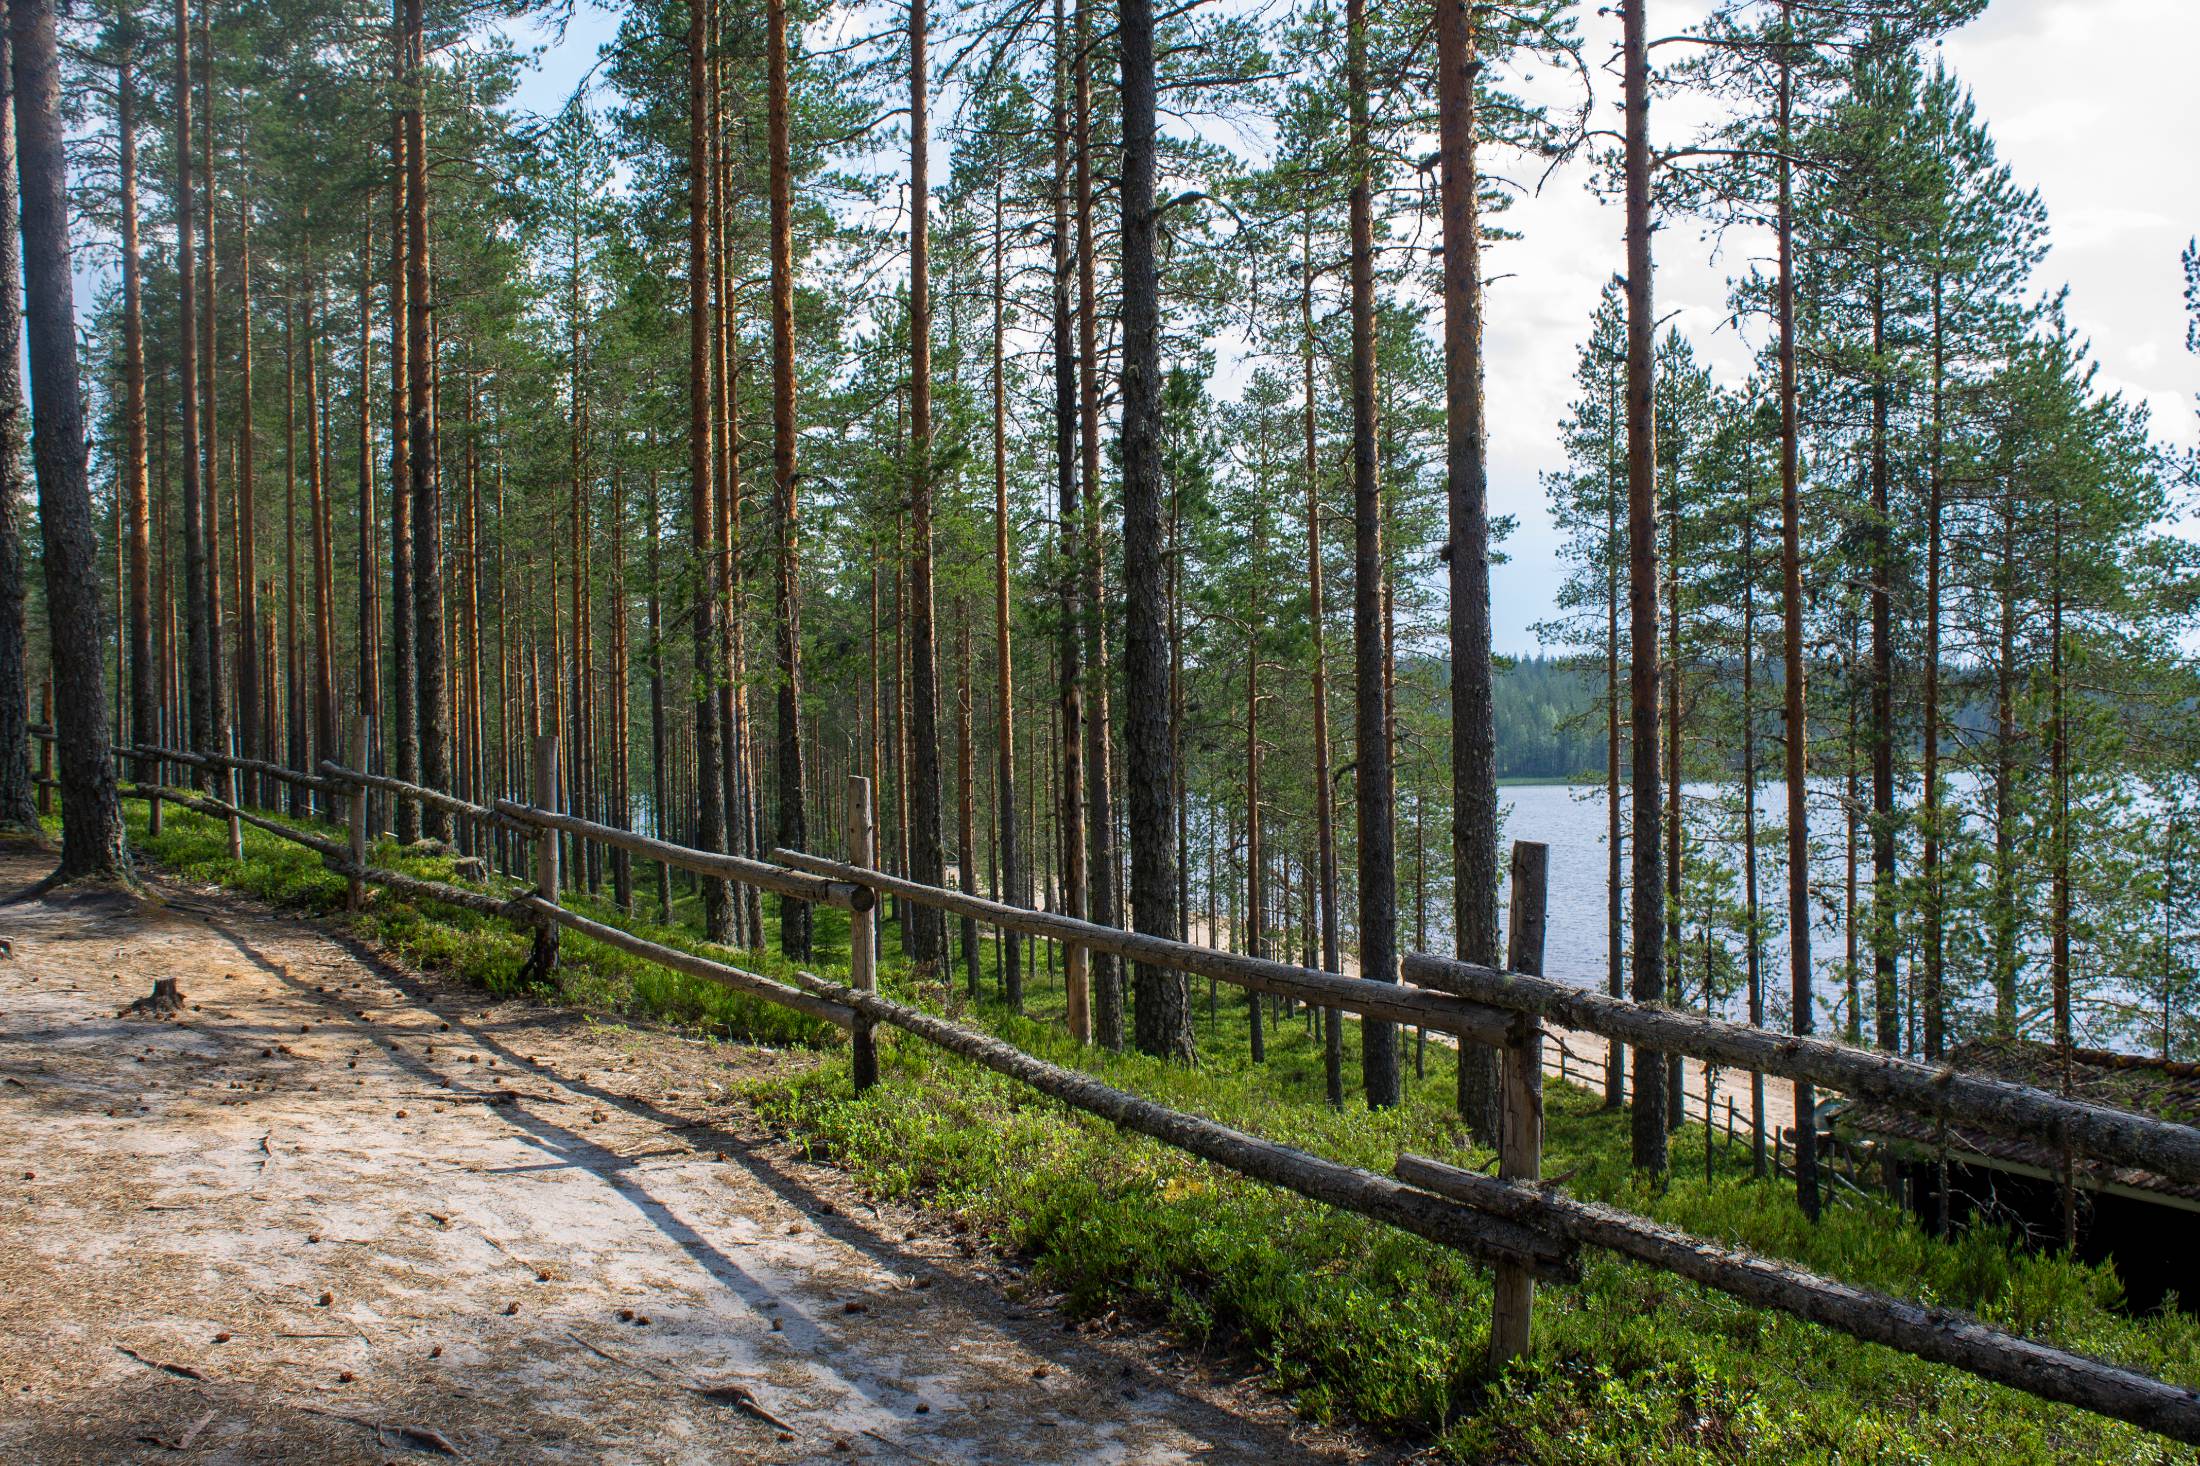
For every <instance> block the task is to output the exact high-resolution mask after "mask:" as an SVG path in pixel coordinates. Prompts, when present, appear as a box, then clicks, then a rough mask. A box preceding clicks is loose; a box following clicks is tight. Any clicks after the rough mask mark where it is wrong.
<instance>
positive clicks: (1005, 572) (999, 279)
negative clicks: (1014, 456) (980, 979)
mask: <svg viewBox="0 0 2200 1466" xmlns="http://www.w3.org/2000/svg"><path fill="white" fill-rule="evenodd" d="M1003 172H1005V168H996V170H995V172H994V175H993V684H994V685H993V704H994V705H993V715H994V745H995V746H994V756H995V761H996V763H997V765H998V770H997V773H996V775H995V778H996V781H997V782H996V783H995V785H994V798H993V817H994V820H995V822H996V823H997V824H998V826H999V831H1000V833H999V840H1000V877H999V879H998V880H997V881H996V882H995V891H994V894H995V895H996V896H998V897H999V898H1000V899H1002V900H1004V901H1007V902H1008V903H1009V904H1010V905H1012V906H1013V905H1018V904H1020V900H1021V893H1022V891H1023V868H1024V867H1023V856H1024V852H1023V849H1022V846H1021V844H1020V843H1019V839H1018V834H1017V829H1016V675H1015V642H1014V637H1013V636H1012V635H1011V626H1010V620H1009V609H1008V588H1009V536H1008V363H1007V321H1006V314H1007V295H1008V292H1007V280H1006V276H1005V272H1004V270H1003V267H1002V248H1001V243H1002V241H1001V236H1002V233H1003V226H1004V220H1003V218H1002V214H1001V193H1002V183H1003V179H1002V174H1003ZM1023 959H1024V942H1023V938H1022V936H1021V935H1019V934H1016V933H1012V932H1003V933H1002V934H1001V957H1000V964H1001V973H1000V976H1001V983H1002V989H1003V993H1004V995H1005V996H1006V997H1007V999H1008V1005H1009V1006H1010V1007H1011V1008H1013V1009H1015V1010H1016V1011H1017V1012H1022V1011H1023V1006H1024V968H1023Z"/></svg>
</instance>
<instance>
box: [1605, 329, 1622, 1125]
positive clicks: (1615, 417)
mask: <svg viewBox="0 0 2200 1466" xmlns="http://www.w3.org/2000/svg"><path fill="white" fill-rule="evenodd" d="M1619 416H1620V414H1619V383H1618V381H1617V380H1616V379H1615V374H1614V373H1613V372H1612V370H1611V368H1610V366H1609V365H1607V367H1606V369H1605V390H1604V436H1605V483H1604V555H1605V561H1606V563H1605V568H1604V860H1605V872H1604V881H1605V885H1604V896H1605V918H1604V919H1605V987H1606V990H1607V991H1608V992H1610V993H1611V995H1612V996H1613V997H1615V998H1620V997H1625V996H1626V995H1627V986H1626V984H1627V963H1626V959H1627V876H1626V866H1625V864H1624V862H1625V860H1626V842H1625V839H1624V838H1623V837H1624V823H1623V822H1624V815H1623V814H1622V811H1621V808H1620V806H1621V801H1622V795H1621V789H1622V787H1623V786H1622V784H1621V782H1620V736H1619V734H1620V703H1619V578H1620V562H1621V559H1622V556H1621V553H1620V547H1621V543H1622V542H1621V540H1620V534H1619V504H1620V473H1619V465H1618V464H1617V463H1616V462H1614V459H1615V458H1616V457H1617V455H1616V453H1614V451H1613V449H1614V448H1615V447H1616V443H1617V437H1618V427H1619ZM1626 1096H1627V1046H1626V1045H1625V1044H1623V1043H1621V1042H1620V1041H1619V1040H1617V1039H1614V1040H1612V1041H1611V1044H1610V1045H1609V1046H1608V1047H1607V1049H1606V1050H1605V1058H1604V1108H1606V1109H1608V1110H1616V1109H1619V1108H1620V1107H1621V1106H1622V1105H1624V1104H1625V1103H1626Z"/></svg>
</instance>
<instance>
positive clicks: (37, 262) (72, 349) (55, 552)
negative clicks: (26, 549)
mask: <svg viewBox="0 0 2200 1466" xmlns="http://www.w3.org/2000/svg"><path fill="white" fill-rule="evenodd" d="M8 43H9V50H10V55H9V57H8V62H9V64H8V67H7V71H8V75H9V77H10V79H11V80H12V82H13V84H14V92H15V95H14V106H13V109H12V113H11V115H10V119H9V120H12V121H13V123H14V135H10V134H9V132H8V131H7V130H6V129H5V127H4V126H0V176H5V177H13V176H14V175H15V174H16V173H17V169H18V166H20V170H21V200H20V221H21V225H22V255H21V264H20V271H19V273H20V277H21V278H20V281H18V279H17V278H16V277H17V273H18V271H17V270H14V269H11V268H10V267H11V265H13V264H14V256H15V251H14V250H13V249H12V248H5V247H0V340H6V341H10V342H12V341H14V340H15V339H16V332H17V330H18V327H17V325H16V323H15V322H14V321H13V320H11V319H9V317H11V316H13V315H14V313H15V301H16V299H17V289H18V286H19V284H20V288H21V290H22V299H23V300H24V302H25V310H24V317H25V320H26V322H27V324H28V327H29V332H28V335H29V351H28V357H29V361H30V376H31V422H32V430H33V439H32V451H33V454H34V458H35V462H36V467H37V478H38V521H39V534H40V539H41V541H42V545H43V551H44V553H43V555H42V556H41V558H42V559H43V561H44V564H45V573H46V613H47V616H48V618H49V620H50V623H51V625H52V627H53V628H54V629H55V631H56V632H58V633H59V634H57V635H55V636H53V637H52V639H51V640H52V659H53V674H54V677H53V680H54V686H55V689H56V691H57V693H58V694H59V695H58V697H57V699H56V701H55V705H54V721H55V725H56V726H55V729H54V732H55V736H56V740H57V742H58V743H59V745H60V748H59V752H60V756H61V868H60V870H59V871H58V872H56V878H57V879H59V880H73V879H80V878H84V877H101V878H109V879H127V878H128V876H129V869H130V855H129V849H128V847H127V846H126V844H125V843H124V834H123V828H122V808H121V805H120V804H119V802H118V801H117V799H116V796H115V770H114V764H113V762H112V761H111V760H110V759H109V758H108V748H109V743H108V724H107V685H106V682H105V680H104V678H103V676H102V672H101V666H100V662H101V645H100V644H101V641H102V638H101V637H100V635H99V634H98V633H99V623H100V596H101V590H100V567H99V548H98V546H97V544H96V543H95V542H94V534H93V529H92V495H91V486H90V483H89V482H88V473H89V465H88V463H87V461H86V446H85V437H84V406H83V398H82V395H81V387H82V384H81V381H80V380H79V377H78V374H77V357H76V301H75V294H74V291H75V279H74V276H73V273H72V271H71V267H70V260H69V178H68V157H67V153H66V130H65V127H64V124H63V122H62V118H61V62H60V56H59V54H58V47H57V43H56V39H55V34H54V11H53V0H10V3H9V6H8ZM18 138H19V139H20V151H18ZM9 191H10V190H9V189H8V186H7V185H6V184H5V183H0V210H4V211H5V213H0V218H5V217H7V216H9V215H14V214H16V213H17V209H16V207H15V206H16V204H17V200H15V199H10V198H8V197H7V193H8V192H9ZM8 232H9V231H7V230H5V229H0V234H5V233H8ZM5 355H6V356H8V357H9V358H10V360H9V361H8V362H7V363H6V365H5V366H0V400H4V401H5V402H7V403H8V404H10V409H9V410H8V411H7V412H6V413H5V415H0V454H4V455H6V457H7V460H8V461H9V462H11V463H12V462H15V461H18V454H19V453H20V447H19V439H20V431H21V430H20V428H11V426H10V420H14V421H15V422H20V416H19V410H18V409H15V408H14V407H13V404H14V403H16V402H19V401H20V400H21V394H20V389H19V388H18V386H17V384H15V383H14V382H12V381H11V380H9V379H10V378H12V377H13V376H14V371H15V368H14V361H13V357H14V352H13V351H12V350H10V351H8V352H6V353H5ZM10 488H11V485H9V484H8V483H7V481H6V478H5V477H0V493H6V492H8V491H9V490H10Z"/></svg>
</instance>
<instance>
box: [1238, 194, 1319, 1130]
mask: <svg viewBox="0 0 2200 1466" xmlns="http://www.w3.org/2000/svg"><path fill="white" fill-rule="evenodd" d="M1299 220H1300V234H1299V239H1300V244H1301V249H1302V253H1301V261H1300V263H1301V266H1302V268H1301V271H1300V274H1299V369H1300V376H1301V379H1302V380H1301V382H1300V386H1301V388H1302V391H1303V404H1302V414H1301V416H1302V421H1301V427H1302V429H1303V436H1304V440H1305V451H1306V458H1305V465H1304V471H1305V474H1306V624H1307V639H1308V643H1309V645H1308V648H1307V660H1308V663H1309V666H1310V668H1311V671H1312V675H1313V687H1312V690H1311V701H1312V702H1313V705H1314V706H1313V736H1314V830H1315V852H1316V861H1317V864H1318V866H1319V868H1320V873H1319V888H1320V900H1319V904H1320V907H1321V965H1322V971H1324V972H1341V971H1343V970H1344V967H1343V958H1342V954H1341V952H1340V951H1339V941H1338V935H1337V928H1338V925H1339V920H1340V917H1339V913H1338V910H1337V884H1338V883H1337V803H1336V797H1337V796H1336V790H1335V789H1334V788H1332V787H1331V783H1330V772H1329V653H1328V650H1327V646H1326V636H1327V625H1326V621H1327V614H1326V612H1325V611H1324V610H1323V606H1322V513H1321V461H1320V458H1319V456H1318V446H1319V445H1318V439H1317V436H1316V432H1315V405H1314V216H1313V211H1312V207H1311V204H1309V205H1308V206H1307V207H1306V208H1304V209H1302V211H1301V213H1300V215H1299ZM1207 939H1208V940H1209V941H1213V940H1214V929H1213V925H1212V923H1210V924H1209V927H1208V932H1207ZM1321 1024H1322V1075H1323V1081H1324V1083H1325V1086H1326V1089H1327V1093H1328V1096H1329V1104H1330V1107H1331V1108H1332V1109H1338V1108H1342V1107H1343V1105H1344V1019H1343V1017H1342V1015H1340V1014H1339V1013H1338V1012H1337V1010H1336V1009H1334V1008H1330V1009H1327V1010H1325V1011H1324V1012H1323V1013H1322V1017H1321Z"/></svg>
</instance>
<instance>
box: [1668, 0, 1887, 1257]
mask: <svg viewBox="0 0 2200 1466" xmlns="http://www.w3.org/2000/svg"><path fill="white" fill-rule="evenodd" d="M1635 3H1637V4H1639V3H1640V0H1635ZM1794 25H1795V21H1794V15H1793V5H1792V0H1781V5H1780V32H1781V44H1780V58H1779V102H1778V106H1779V139H1780V160H1779V164H1778V173H1779V199H1778V205H1777V209H1778V213H1777V218H1776V221H1775V230H1776V233H1777V234H1778V236H1779V285H1778V290H1779V305H1778V310H1779V315H1780V323H1779V331H1780V343H1779V354H1780V620H1781V632H1782V641H1783V650H1782V653H1781V655H1782V657H1783V659H1784V661H1783V666H1782V670H1783V673H1784V674H1785V675H1784V679H1783V680H1784V685H1783V687H1782V688H1781V693H1782V705H1781V706H1782V716H1783V720H1784V727H1785V734H1786V744H1787V747H1786V750H1785V755H1786V770H1785V772H1786V783H1787V866H1788V871H1787V880H1788V890H1787V898H1788V900H1787V904H1788V922H1787V939H1788V981H1789V986H1790V1003H1791V1006H1792V1013H1791V1018H1790V1021H1791V1023H1792V1024H1793V1027H1794V1030H1795V1032H1796V1033H1798V1034H1806V1035H1807V1034H1809V1033H1810V1032H1811V1031H1812V1029H1813V1028H1814V1027H1816V1023H1815V1019H1816V1014H1815V1012H1814V1011H1813V1009H1814V999H1813V997H1812V993H1811V969H1810V785H1809V751H1810V725H1809V722H1808V719H1807V704H1806V702H1805V695H1806V692H1807V688H1806V686H1805V683H1804V677H1805V664H1804V659H1803V551H1802V509H1801V496H1800V494H1799V492H1798V490H1797V463H1796V460H1797V456H1798V453H1797V445H1798V441H1799V433H1798V428H1797V422H1796V402H1795V209H1794V179H1793V175H1794V166H1793V164H1792V163H1791V162H1790V160H1789V153H1790V150H1791V141H1792V138H1793V135H1794V108H1795V68H1794V56H1793V51H1794V45H1795V42H1794ZM1852 930H1853V928H1852ZM1816 1111H1817V1101H1816V1097H1815V1095H1814V1094H1813V1092H1812V1089H1811V1086H1810V1084H1809V1083H1808V1082H1807V1081H1805V1080H1797V1081H1796V1083H1795V1118H1796V1126H1795V1190H1796V1195H1797V1197H1798V1199H1799V1200H1800V1201H1801V1203H1802V1207H1803V1213H1804V1215H1806V1216H1808V1217H1811V1218H1813V1219H1816V1217H1817V1215H1818V1130H1817V1126H1816V1124H1815V1123H1814V1122H1813V1118H1812V1117H1813V1116H1814V1115H1815V1114H1816Z"/></svg>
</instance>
